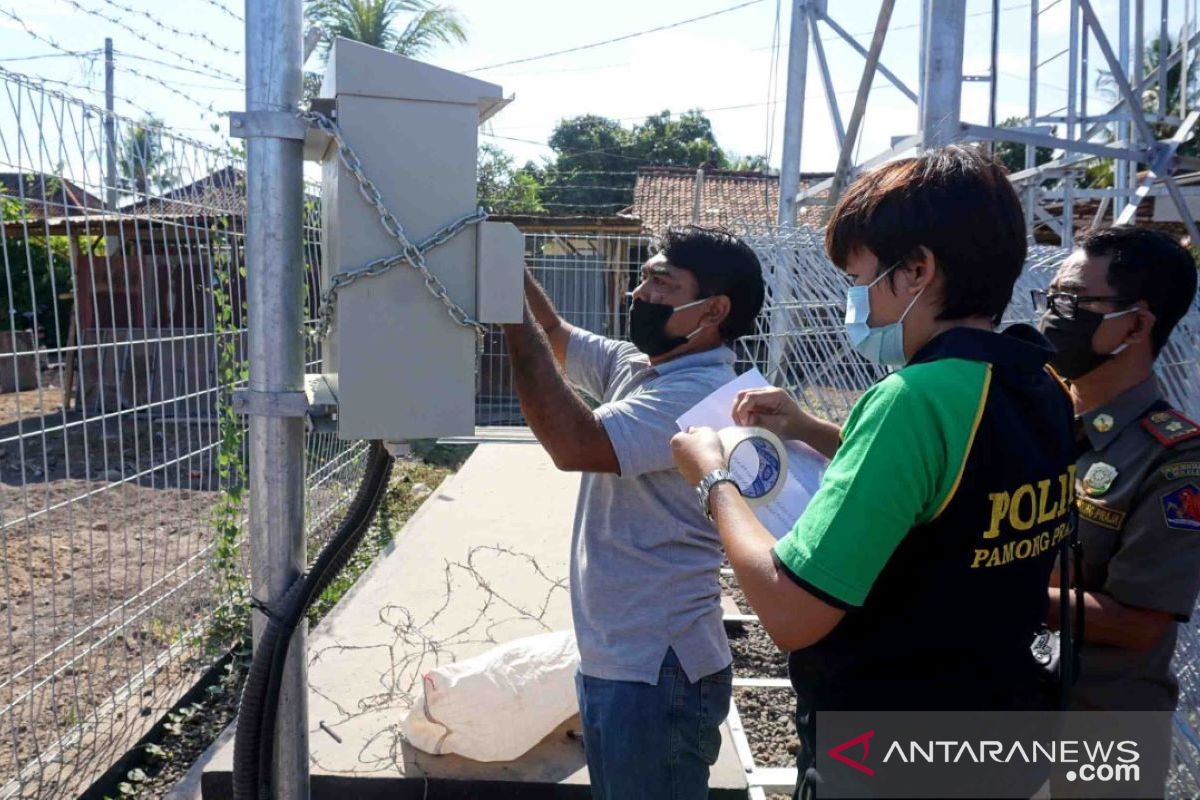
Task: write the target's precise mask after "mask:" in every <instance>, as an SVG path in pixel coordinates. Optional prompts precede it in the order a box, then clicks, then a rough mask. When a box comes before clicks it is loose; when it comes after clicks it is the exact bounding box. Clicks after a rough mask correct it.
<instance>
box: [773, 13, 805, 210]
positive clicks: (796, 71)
mask: <svg viewBox="0 0 1200 800" xmlns="http://www.w3.org/2000/svg"><path fill="white" fill-rule="evenodd" d="M807 80H808V0H793V2H792V24H791V33H790V36H789V38H788V75H787V105H786V106H785V110H784V116H783V158H782V162H781V164H780V169H779V215H778V220H777V221H778V223H779V225H781V226H784V225H794V224H795V223H796V195H797V194H799V193H800V145H801V139H802V137H803V134H804V88H805V83H806V82H807Z"/></svg>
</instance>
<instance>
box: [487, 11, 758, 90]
mask: <svg viewBox="0 0 1200 800" xmlns="http://www.w3.org/2000/svg"><path fill="white" fill-rule="evenodd" d="M761 2H763V0H747V2H745V3H739V4H738V5H735V6H730V7H729V8H723V9H721V10H719V11H712V12H710V13H708V14H701V15H700V16H698V17H691V18H689V19H681V20H679V21H678V22H670V23H667V24H666V25H659V26H658V27H656V28H647V29H645V30H641V31H635V32H633V33H627V34H625V35H623V36H616V37H614V38H612V39H605V40H603V41H600V42H592V43H591V44H581V45H578V46H576V47H568V48H566V49H565V50H555V51H553V52H550V53H542V54H541V55H536V56H527V57H526V58H516V59H513V60H512V61H502V62H500V63H498V64H488V65H487V66H485V67H475V68H474V69H469V70H467V72H468V73H470V72H483V71H484V70H488V69H496V68H497V67H507V66H511V65H513V64H527V63H529V62H530V61H540V60H542V59H544V58H552V57H554V56H561V55H566V54H567V53H578V52H580V51H582V50H591V49H593V48H596V47H603V46H605V45H609V44H616V43H617V42H624V41H628V40H629V39H636V38H637V37H639V36H646V35H647V34H651V33H658V32H659V31H665V30H669V29H671V28H678V27H679V26H680V25H688V24H690V23H692V22H699V21H700V20H704V19H712V18H713V17H717V16H720V15H722V14H728V13H729V12H731V11H737V10H738V9H741V8H746V7H747V6H753V5H758V4H759V3H761Z"/></svg>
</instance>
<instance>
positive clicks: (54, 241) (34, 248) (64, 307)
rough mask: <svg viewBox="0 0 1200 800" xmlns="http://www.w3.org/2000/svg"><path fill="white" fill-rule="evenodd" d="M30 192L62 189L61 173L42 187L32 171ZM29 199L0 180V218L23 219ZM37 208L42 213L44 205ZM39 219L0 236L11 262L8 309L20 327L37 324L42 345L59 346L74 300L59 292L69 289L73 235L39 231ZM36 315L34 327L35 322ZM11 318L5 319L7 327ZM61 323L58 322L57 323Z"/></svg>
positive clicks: (1, 253) (0, 250) (1, 251)
mask: <svg viewBox="0 0 1200 800" xmlns="http://www.w3.org/2000/svg"><path fill="white" fill-rule="evenodd" d="M25 180H26V186H27V187H28V190H27V196H28V197H44V198H52V197H54V195H55V194H56V193H57V192H58V189H57V188H56V187H58V186H60V185H61V184H60V183H59V179H58V178H56V177H52V176H46V177H45V178H44V179H43V180H45V188H44V190H41V191H39V189H38V187H37V185H36V181H37V179H36V178H34V177H33V176H32V175H27V176H26V177H25ZM26 203H28V201H25V202H22V201H21V199H20V198H18V197H13V196H11V195H8V194H6V193H5V190H4V187H3V186H0V221H3V222H20V221H29V220H30V219H31V210H30V209H27V208H26ZM33 213H44V209H40V210H37V209H36V207H35V210H34V212H33ZM39 227H40V226H38V225H32V224H27V225H22V226H21V227H19V228H18V227H16V226H13V228H12V229H11V230H12V233H9V234H7V235H6V236H5V237H4V240H3V241H0V258H3V259H5V260H6V261H7V262H9V264H10V268H9V269H8V271H7V272H8V276H7V282H8V287H7V289H8V297H9V309H10V311H11V312H12V313H13V315H14V317H15V319H14V320H13V322H12V323H11V324H13V325H15V327H16V330H35V335H36V336H37V341H38V343H39V345H40V346H42V347H59V346H60V345H61V344H62V343H64V342H66V336H67V326H68V324H69V322H70V319H71V301H70V300H63V299H60V298H59V295H63V294H67V295H69V294H70V292H71V288H72V283H71V241H70V239H68V238H67V237H66V236H38V235H36V232H37V230H38V228H39ZM35 321H36V323H37V326H36V329H35V327H34V322H35ZM9 325H10V322H9V321H8V320H4V322H3V323H2V325H0V327H2V329H3V330H8V329H9ZM56 325H57V328H56Z"/></svg>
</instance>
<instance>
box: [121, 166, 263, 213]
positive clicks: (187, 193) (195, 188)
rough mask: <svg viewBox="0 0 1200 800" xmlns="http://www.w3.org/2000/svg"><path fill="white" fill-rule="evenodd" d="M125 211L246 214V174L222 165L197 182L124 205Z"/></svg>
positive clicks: (122, 210) (123, 209) (123, 211)
mask: <svg viewBox="0 0 1200 800" xmlns="http://www.w3.org/2000/svg"><path fill="white" fill-rule="evenodd" d="M120 211H121V213H122V214H146V215H148V216H154V217H158V216H178V215H188V216H221V215H225V214H229V215H232V216H238V217H240V216H243V215H244V214H245V213H246V173H245V172H243V171H242V170H240V169H237V168H236V167H232V166H230V167H223V168H221V169H219V170H217V171H216V172H213V173H211V174H209V175H205V176H204V177H203V178H201V179H200V180H198V181H193V182H192V183H189V184H187V185H186V186H181V187H179V188H178V189H172V190H170V191H169V192H163V193H162V194H155V195H154V196H153V197H147V198H145V199H143V200H138V201H136V202H133V203H129V204H127V205H124V206H121V209H120Z"/></svg>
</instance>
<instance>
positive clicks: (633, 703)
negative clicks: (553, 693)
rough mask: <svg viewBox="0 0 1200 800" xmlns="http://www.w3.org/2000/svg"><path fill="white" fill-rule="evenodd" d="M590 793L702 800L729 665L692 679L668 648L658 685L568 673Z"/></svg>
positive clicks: (729, 686)
mask: <svg viewBox="0 0 1200 800" xmlns="http://www.w3.org/2000/svg"><path fill="white" fill-rule="evenodd" d="M575 689H576V691H577V692H578V694H579V713H580V716H581V718H582V720H583V746H584V748H585V750H586V753H587V765H588V773H589V775H590V776H591V782H592V797H593V798H594V799H595V800H643V799H644V800H703V798H706V797H707V796H708V768H709V767H711V766H712V765H713V764H715V763H717V754H718V753H719V752H720V750H721V723H722V722H724V721H725V716H726V715H727V714H728V713H729V701H730V698H731V696H732V695H733V668H732V667H726V668H725V669H723V670H721V671H720V672H714V673H713V674H712V675H707V676H705V677H703V678H701V679H700V680H699V681H697V682H696V683H692V682H691V681H689V680H688V679H687V675H685V674H684V672H683V668H682V667H681V666H679V659H678V658H676V656H675V651H673V650H668V651H667V657H666V658H665V659H663V665H662V668H661V669H660V670H659V673H658V685H657V686H651V685H650V684H648V683H638V682H635V681H610V680H604V679H603V678H592V677H589V676H587V675H584V674H583V673H577V674H576V675H575Z"/></svg>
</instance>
